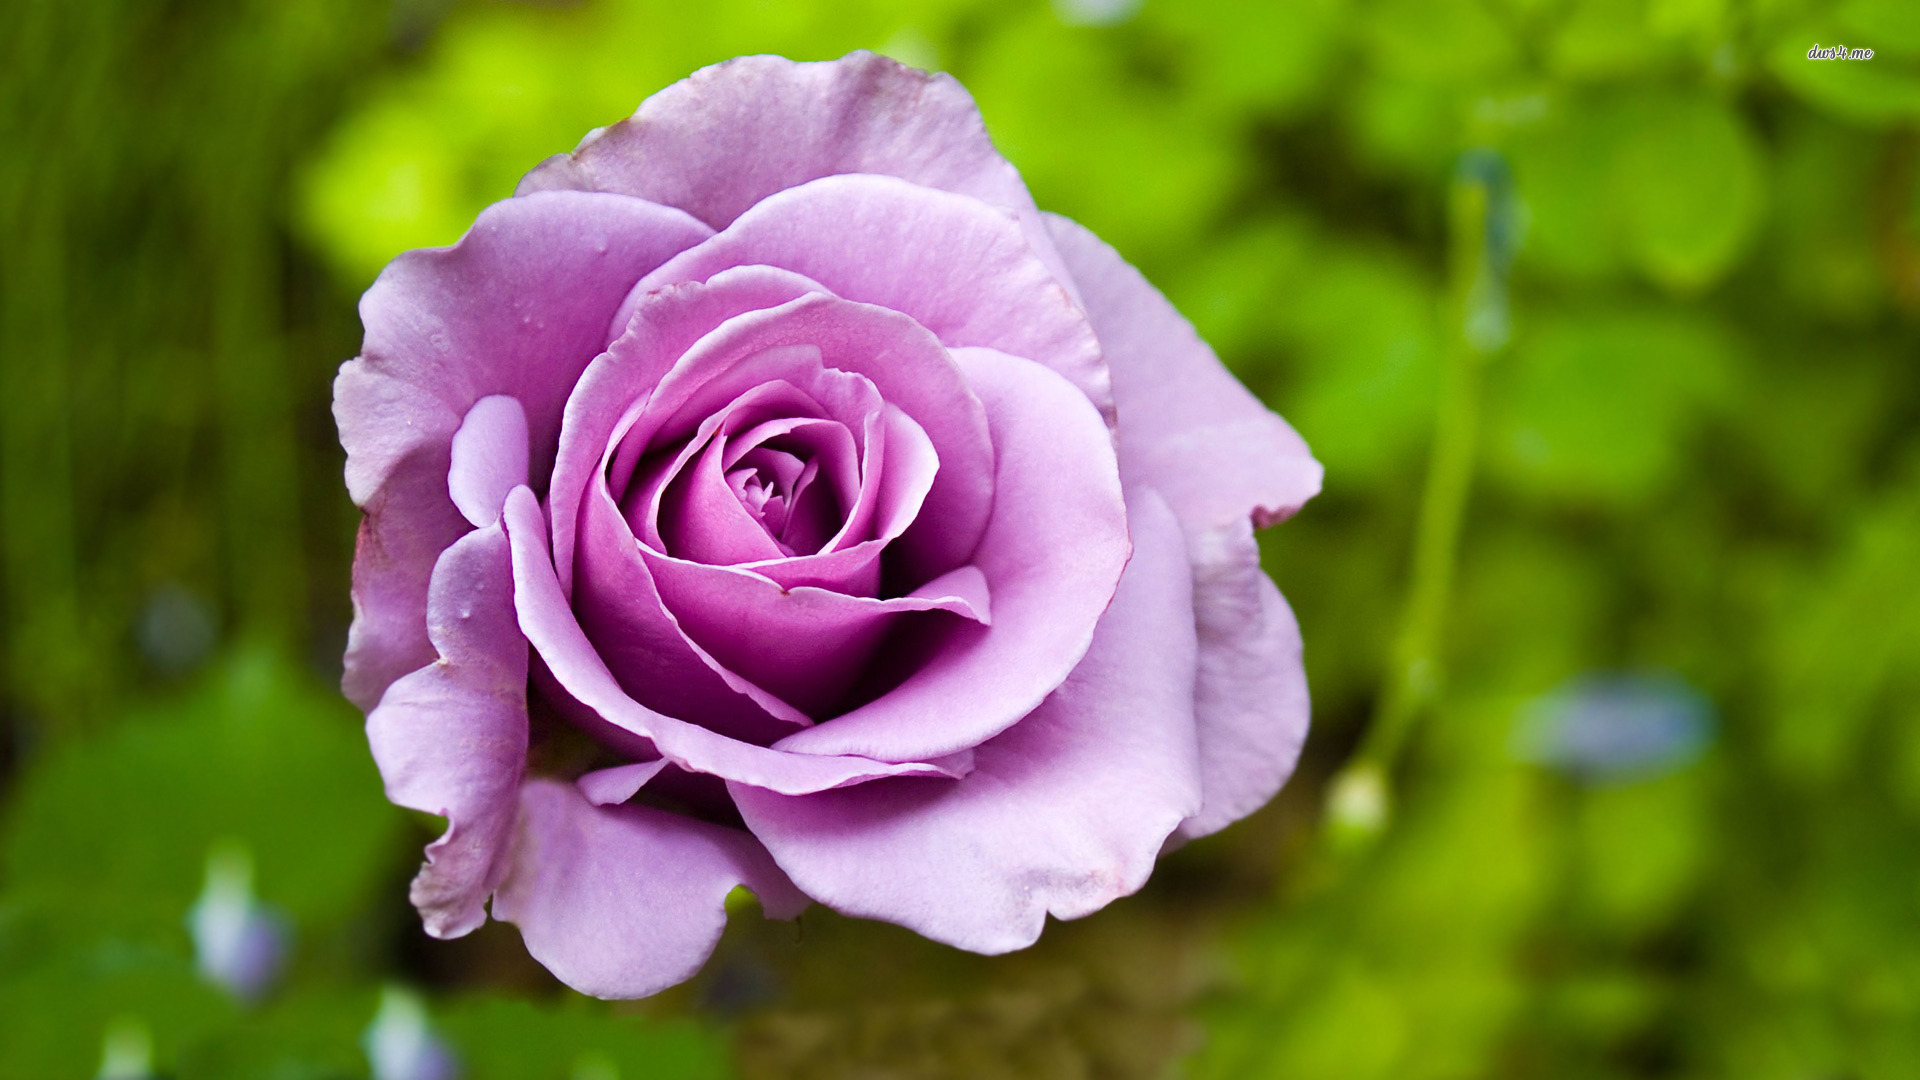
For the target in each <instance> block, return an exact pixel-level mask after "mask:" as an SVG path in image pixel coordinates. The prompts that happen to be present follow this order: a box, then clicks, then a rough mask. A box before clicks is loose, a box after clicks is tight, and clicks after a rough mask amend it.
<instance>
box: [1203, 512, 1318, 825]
mask: <svg viewBox="0 0 1920 1080" xmlns="http://www.w3.org/2000/svg"><path fill="white" fill-rule="evenodd" d="M1193 566H1194V571H1193V573H1194V580H1193V603H1194V618H1195V621H1196V624H1197V626H1198V630H1199V637H1200V675H1199V679H1198V681H1197V691H1196V696H1195V714H1196V715H1197V716H1198V717H1199V721H1200V769H1201V776H1202V778H1203V779H1204V781H1205V791H1206V804H1205V806H1204V807H1203V808H1202V809H1201V811H1200V812H1199V813H1198V814H1196V815H1195V816H1194V817H1192V818H1191V819H1189V820H1188V821H1186V822H1185V823H1184V824H1182V825H1181V826H1180V830H1179V836H1180V837H1181V838H1182V839H1193V838H1194V837H1199V836H1205V835H1207V834H1208V833H1211V832H1215V831H1217V830H1219V829H1222V828H1225V827H1226V826H1228V825H1230V824H1232V823H1233V822H1235V821H1238V820H1240V819H1241V818H1243V817H1245V816H1247V815H1248V814H1250V813H1252V812H1253V811H1255V810H1258V809H1260V808H1261V807H1262V806H1265V805H1266V804H1267V800H1269V799H1271V798H1273V796H1274V793H1275V792H1278V791H1279V790H1280V787H1281V785H1283V784H1285V783H1286V782H1287V778H1288V777H1289V776H1291V775H1293V768H1294V765H1295V764H1296V763H1297V762H1298V761H1299V760H1300V748H1301V746H1302V745H1303V744H1304V743H1305V742H1306V738H1307V719H1308V715H1309V712H1310V710H1309V708H1308V700H1307V673H1306V669H1305V668H1304V667H1303V666H1302V665H1301V658H1300V626H1299V624H1298V623H1296V622H1295V621H1294V618H1293V612H1292V610H1290V609H1289V608H1288V607H1287V602H1286V600H1285V599H1283V598H1282V597H1281V595H1280V590H1279V589H1277V588H1275V587H1274V584H1273V581H1272V579H1270V578H1268V577H1267V575H1266V572H1265V571H1263V570H1261V569H1260V546H1259V545H1258V544H1257V543H1255V541H1254V538H1253V523H1252V522H1251V521H1250V520H1248V519H1246V518H1242V519H1240V520H1239V521H1238V522H1235V523H1234V524H1232V525H1229V526H1226V527H1223V528H1221V529H1216V530H1214V531H1212V532H1210V533H1207V534H1204V535H1203V536H1202V537H1201V538H1200V540H1199V542H1198V544H1197V545H1196V547H1195V549H1194V553H1193Z"/></svg>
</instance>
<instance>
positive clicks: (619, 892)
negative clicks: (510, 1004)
mask: <svg viewBox="0 0 1920 1080" xmlns="http://www.w3.org/2000/svg"><path fill="white" fill-rule="evenodd" d="M520 814H521V826H520V836H519V839H518V841H517V842H516V844H515V845H514V858H513V871H512V873H511V874H510V875H509V876H508V877H507V880H506V881H505V882H504V883H503V884H502V885H501V886H500V890H499V892H498V893H497V894H496V895H495V897H494V901H493V913H494V917H495V918H498V919H502V920H504V921H506V922H510V923H513V924H515V925H516V926H518V927H519V928H520V935H521V937H522V938H524V939H525V940H526V944H527V951H528V952H530V953H532V954H533V957H534V959H536V960H539V961H540V962H541V963H542V964H545V965H546V966H547V969H548V970H549V971H551V972H553V973H554V975H555V976H557V977H558V978H559V979H560V981H562V982H564V983H566V984H567V985H568V986H571V987H573V988H574V989H576V990H578V991H580V992H581V993H584V994H592V995H594V996H596V997H603V998H636V997H645V996H647V995H648V994H652V993H655V992H657V991H660V990H664V989H666V988H667V987H669V986H672V985H674V984H675V983H680V982H684V981H686V980H687V979H689V978H691V977H692V976H693V974H694V973H695V972H697V971H699V970H700V965H702V964H703V963H705V962H706V959H707V956H708V955H709V954H711V953H712V952H713V947H714V946H715V945H716V944H718V943H719V940H720V931H721V929H722V928H723V927H725V926H726V922H727V913H726V898H727V894H728V893H729V892H731V891H733V889H734V888H735V887H736V886H740V885H745V886H746V887H747V888H749V889H752V890H753V891H754V894H755V895H757V896H758V897H759V898H760V906H761V908H762V909H764V910H765V911H766V913H767V915H768V916H769V917H770V918H792V917H793V916H795V915H797V914H799V912H800V909H801V908H803V907H805V906H806V903H807V899H806V897H805V896H802V895H801V894H800V893H799V892H798V891H797V890H795V889H794V888H793V885H792V884H791V883H790V882H788V881H787V879H786V876H785V875H783V874H782V873H781V872H780V870H779V868H777V867H776V866H774V864H773V861H772V860H771V859H769V858H768V857H767V854H766V851H765V850H764V849H762V848H761V847H760V845H759V844H758V843H757V842H755V841H754V839H753V837H751V836H749V835H747V834H746V833H744V832H741V831H739V830H738V829H728V828H725V827H723V826H719V825H712V824H708V823H707V822H703V821H696V820H694V819H693V818H689V817H684V816H682V815H679V814H669V813H667V812H665V811H662V810H655V809H653V808H651V807H646V806H599V807H596V806H594V805H592V804H591V803H589V802H588V801H587V800H586V798H585V797H584V796H582V795H581V794H580V792H579V791H577V790H575V789H574V787H573V786H572V785H570V784H561V783H556V782H554V781H551V780H534V781H530V782H529V783H528V784H527V785H526V786H525V787H524V788H523V789H522V790H521V793H520Z"/></svg>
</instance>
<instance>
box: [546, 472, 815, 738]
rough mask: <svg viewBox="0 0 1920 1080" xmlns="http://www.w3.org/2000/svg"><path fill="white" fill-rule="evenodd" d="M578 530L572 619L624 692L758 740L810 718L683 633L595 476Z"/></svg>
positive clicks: (730, 733)
mask: <svg viewBox="0 0 1920 1080" xmlns="http://www.w3.org/2000/svg"><path fill="white" fill-rule="evenodd" d="M575 537H576V543H577V546H576V548H575V549H574V569H575V578H576V580H575V584H576V586H577V587H576V588H575V590H574V598H573V603H572V605H571V606H572V614H573V617H574V619H575V620H577V621H576V624H575V625H577V626H578V628H579V629H580V630H581V632H583V633H584V634H585V635H586V637H587V640H588V641H590V642H592V643H593V648H594V652H595V653H596V654H597V655H598V657H599V659H600V660H601V661H602V662H603V663H604V664H605V665H606V666H607V668H608V670H610V671H611V672H612V673H613V675H614V677H615V678H616V679H618V680H619V683H620V685H621V686H622V687H623V688H624V689H625V692H626V693H627V694H629V695H631V696H632V697H633V698H634V699H635V700H637V701H640V702H642V703H644V704H645V705H647V706H648V707H649V708H651V709H655V710H658V711H660V712H662V713H665V714H666V715H668V716H676V717H683V718H687V719H691V720H693V721H695V722H697V723H699V724H701V725H702V726H704V727H708V728H712V729H713V730H715V731H718V732H721V733H723V734H726V735H728V736H731V737H733V738H736V739H743V740H745V741H747V742H752V743H760V744H762V745H764V744H766V743H770V742H772V741H774V740H775V739H778V738H779V737H780V736H782V735H785V734H787V732H788V731H790V730H791V728H792V727H793V726H804V725H807V724H810V723H812V722H813V721H812V719H811V718H810V717H809V716H808V715H807V714H806V712H804V711H803V710H801V709H800V708H798V707H797V706H795V705H793V704H791V703H789V702H787V701H784V700H782V699H781V698H780V697H779V696H778V695H777V694H774V693H772V692H770V691H768V690H767V689H765V688H764V687H761V686H759V685H758V684H756V683H754V682H753V681H752V680H750V679H747V678H744V677H742V676H740V675H738V674H736V673H735V672H733V671H732V670H730V669H728V668H727V666H726V665H724V664H722V663H720V662H719V661H718V660H716V659H714V658H713V656H712V655H711V654H709V653H708V652H707V651H706V650H705V649H703V648H701V647H700V645H699V644H697V643H696V642H694V641H693V640H692V639H691V638H689V637H688V636H687V634H686V633H685V632H684V631H683V630H682V629H681V627H680V623H679V621H678V620H677V619H676V618H675V617H674V614H673V612H672V611H671V610H669V609H668V608H667V606H666V602H665V601H664V600H663V599H662V598H661V595H660V587H659V585H658V583H656V582H655V580H654V576H653V573H652V570H651V569H650V568H649V567H648V566H647V563H646V561H645V560H644V559H643V558H642V556H641V547H640V545H639V544H637V543H636V542H635V541H634V538H633V533H632V532H631V531H630V530H629V529H628V527H627V523H626V520H625V519H624V517H623V516H622V515H621V513H620V508H619V507H618V506H617V505H615V503H614V502H613V497H612V496H611V495H610V494H609V493H608V492H607V490H606V488H605V486H604V485H601V484H598V483H596V485H595V487H594V489H593V494H592V497H591V498H590V499H589V500H588V502H587V505H586V506H585V507H584V508H583V509H582V511H581V522H580V529H579V530H578V532H577V533H576V534H575Z"/></svg>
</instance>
